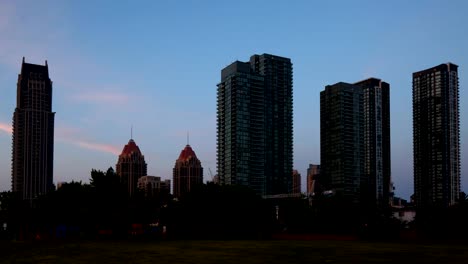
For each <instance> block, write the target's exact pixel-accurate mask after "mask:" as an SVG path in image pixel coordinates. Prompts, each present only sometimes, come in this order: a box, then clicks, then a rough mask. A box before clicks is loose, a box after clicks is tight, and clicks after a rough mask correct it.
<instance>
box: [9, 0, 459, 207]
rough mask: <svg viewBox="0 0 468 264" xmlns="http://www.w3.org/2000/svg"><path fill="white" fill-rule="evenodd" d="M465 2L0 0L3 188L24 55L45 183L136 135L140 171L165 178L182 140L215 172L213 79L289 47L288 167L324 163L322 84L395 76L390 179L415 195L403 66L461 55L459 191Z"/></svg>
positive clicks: (94, 163) (113, 155)
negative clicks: (42, 131) (45, 69)
mask: <svg viewBox="0 0 468 264" xmlns="http://www.w3.org/2000/svg"><path fill="white" fill-rule="evenodd" d="M467 10H468V1H463V0H451V1H439V0H438V1H431V0H427V1H419V0H415V1H407V0H404V1H359V0H358V1H345V0H343V1H336V0H331V1H274V0H269V1H243V0H239V1H169V0H167V1H107V0H102V1H84V0H83V1H47V0H45V1H22V0H19V1H15V0H0V91H1V93H0V94H1V96H0V191H4V190H9V189H10V188H11V145H12V139H11V121H12V115H13V111H14V109H15V104H16V82H17V78H18V74H19V72H20V70H21V60H22V57H23V56H24V57H25V58H26V62H28V63H33V64H42V65H44V64H45V60H47V61H48V65H49V74H50V78H51V80H52V81H53V111H55V112H56V115H55V156H54V182H55V183H57V182H62V181H71V180H75V181H83V182H88V181H89V178H90V171H91V169H93V168H94V169H101V170H105V169H107V168H108V167H110V166H112V167H114V168H115V164H116V162H117V155H118V154H119V153H120V152H121V151H122V149H123V147H124V145H125V144H126V143H127V142H128V140H129V139H130V136H131V135H130V130H131V129H130V128H131V126H133V138H134V140H135V142H136V143H137V144H138V145H139V147H140V149H141V151H142V152H143V154H144V155H145V159H146V162H147V163H148V174H149V175H156V176H161V177H162V178H164V179H171V178H172V168H173V167H174V163H175V160H176V159H177V158H178V156H179V154H180V151H181V150H182V149H183V148H184V147H185V145H186V144H187V139H186V135H187V131H189V133H190V145H191V146H192V148H193V149H194V151H195V152H196V154H197V156H198V158H199V159H200V160H201V162H202V166H203V167H204V168H205V175H204V179H205V180H211V175H210V173H209V169H211V171H212V173H213V175H214V174H216V84H218V83H219V82H220V75H221V69H222V68H224V67H225V66H227V65H229V64H230V63H232V62H233V61H235V60H240V61H248V60H249V58H250V56H251V55H253V54H263V53H270V54H274V55H279V56H283V57H288V58H291V60H292V63H293V75H294V84H293V85H294V86H293V87H294V88H293V89H294V94H293V96H294V168H295V169H297V170H299V172H300V173H301V174H302V190H303V191H305V188H306V184H305V182H306V170H307V167H308V164H311V163H312V164H318V163H320V105H319V99H320V96H319V94H320V91H322V90H323V89H324V87H325V86H326V85H329V84H334V83H337V82H340V81H343V82H350V83H354V82H357V81H359V80H362V79H366V78H369V77H376V78H380V79H382V80H384V81H386V82H388V83H390V89H391V92H390V101H391V156H392V181H393V182H394V184H395V188H396V190H395V191H396V195H398V196H400V197H403V198H405V199H409V196H410V195H411V194H412V193H413V169H412V168H413V167H412V166H413V165H412V162H413V157H412V155H413V153H412V104H411V89H412V73H413V72H416V71H419V70H423V69H427V68H430V67H433V66H436V65H439V64H441V63H446V62H452V63H455V64H457V65H459V79H460V138H461V140H460V147H461V162H462V163H461V164H462V166H461V183H462V190H464V191H465V192H466V191H467V190H468V173H467V172H466V170H467V167H466V166H465V165H466V164H468V155H467V154H468V153H467V151H468V137H467V136H468V115H467V114H466V112H467V109H468V108H467V104H466V101H464V99H465V98H467V96H468V94H467V90H466V88H467V86H468V76H467V74H466V72H467V68H468V52H467V47H468V34H467V33H468V28H467V27H466V25H468V16H466V11H467Z"/></svg>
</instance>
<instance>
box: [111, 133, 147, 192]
mask: <svg viewBox="0 0 468 264" xmlns="http://www.w3.org/2000/svg"><path fill="white" fill-rule="evenodd" d="M115 167H116V170H117V175H118V176H119V177H120V181H121V182H122V184H123V185H124V186H125V188H126V190H127V193H128V195H130V196H132V195H133V194H135V192H136V191H137V190H138V179H139V178H140V177H142V176H145V175H147V164H146V162H145V157H144V156H143V154H141V151H140V148H139V147H138V146H137V144H136V143H135V141H134V140H133V139H130V140H129V141H128V144H127V145H125V147H124V148H123V150H122V153H121V154H120V155H119V159H118V161H117V165H116V166H115Z"/></svg>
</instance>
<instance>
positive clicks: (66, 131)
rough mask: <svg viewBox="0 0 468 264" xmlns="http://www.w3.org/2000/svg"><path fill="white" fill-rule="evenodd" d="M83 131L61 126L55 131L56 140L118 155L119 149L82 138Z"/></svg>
mask: <svg viewBox="0 0 468 264" xmlns="http://www.w3.org/2000/svg"><path fill="white" fill-rule="evenodd" d="M83 134H84V133H83V131H82V130H81V129H79V128H76V127H70V126H61V127H58V128H57V129H56V138H57V140H59V141H62V142H65V143H69V144H72V145H74V146H77V147H80V148H84V149H89V150H94V151H99V152H105V153H110V154H113V155H119V154H120V151H119V148H118V147H116V146H114V145H111V144H102V143H97V142H94V141H92V140H88V139H84V138H83Z"/></svg>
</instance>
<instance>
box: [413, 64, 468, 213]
mask: <svg viewBox="0 0 468 264" xmlns="http://www.w3.org/2000/svg"><path fill="white" fill-rule="evenodd" d="M458 89H459V87H458V66H457V65H455V64H452V63H445V64H441V65H438V66H435V67H433V68H430V69H426V70H423V71H419V72H415V73H413V158H414V159H413V162H414V164H413V167H414V197H415V203H416V207H417V208H419V209H423V208H430V207H448V206H450V205H453V204H454V203H455V202H456V201H457V199H458V196H459V193H460V119H459V94H458Z"/></svg>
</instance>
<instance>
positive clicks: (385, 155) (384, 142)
mask: <svg viewBox="0 0 468 264" xmlns="http://www.w3.org/2000/svg"><path fill="white" fill-rule="evenodd" d="M355 85H358V86H360V87H362V92H363V111H364V174H365V175H366V178H367V181H368V182H367V189H366V190H361V191H362V192H363V195H364V196H365V198H364V199H365V200H366V202H367V203H368V204H369V205H376V206H379V207H386V206H389V205H390V188H391V187H390V180H391V179H390V174H391V173H390V85H389V84H388V83H386V82H383V81H381V80H380V79H377V78H370V79H366V80H363V81H360V82H357V83H355Z"/></svg>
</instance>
